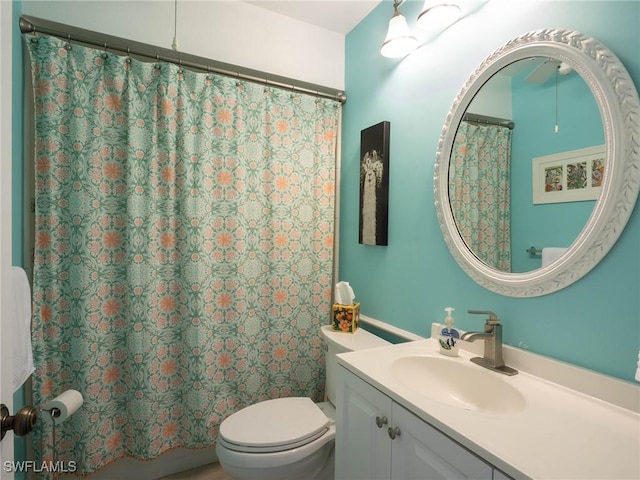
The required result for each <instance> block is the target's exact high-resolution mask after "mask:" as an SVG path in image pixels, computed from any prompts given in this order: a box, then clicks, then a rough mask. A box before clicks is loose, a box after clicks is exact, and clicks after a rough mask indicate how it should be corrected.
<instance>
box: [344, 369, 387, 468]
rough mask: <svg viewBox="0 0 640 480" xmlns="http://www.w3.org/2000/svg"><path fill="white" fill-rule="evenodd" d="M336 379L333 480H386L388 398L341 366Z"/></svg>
mask: <svg viewBox="0 0 640 480" xmlns="http://www.w3.org/2000/svg"><path fill="white" fill-rule="evenodd" d="M337 380H338V382H337V391H336V396H337V399H336V480H377V479H386V480H389V479H390V478H391V451H390V449H391V445H390V441H391V439H390V438H389V436H388V434H387V429H388V428H389V423H390V421H391V399H390V398H389V397H387V396H386V395H384V394H383V393H382V392H380V391H378V390H376V389H375V388H373V387H372V386H371V385H369V384H368V383H366V382H364V381H363V380H361V379H360V378H358V377H356V376H355V375H354V374H352V373H351V372H349V371H348V370H347V369H345V368H344V367H339V368H338V375H337ZM376 419H378V423H380V427H378V424H377V423H376ZM385 419H388V420H386V423H384V422H385Z"/></svg>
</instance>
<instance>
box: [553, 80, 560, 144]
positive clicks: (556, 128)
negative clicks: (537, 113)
mask: <svg viewBox="0 0 640 480" xmlns="http://www.w3.org/2000/svg"><path fill="white" fill-rule="evenodd" d="M559 131H560V127H559V126H558V69H557V68H556V126H555V127H554V129H553V133H558V132H559Z"/></svg>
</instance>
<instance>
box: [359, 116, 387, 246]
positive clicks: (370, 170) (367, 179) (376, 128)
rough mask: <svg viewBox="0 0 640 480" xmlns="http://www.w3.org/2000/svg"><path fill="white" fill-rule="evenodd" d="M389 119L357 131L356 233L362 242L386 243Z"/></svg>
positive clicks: (368, 243)
mask: <svg viewBox="0 0 640 480" xmlns="http://www.w3.org/2000/svg"><path fill="white" fill-rule="evenodd" d="M389 131H390V123H389V122H380V123H378V124H377V125H373V126H371V127H369V128H365V129H364V130H362V131H361V132H360V222H359V223H360V233H359V236H358V241H359V242H360V243H362V244H365V245H387V244H388V224H389Z"/></svg>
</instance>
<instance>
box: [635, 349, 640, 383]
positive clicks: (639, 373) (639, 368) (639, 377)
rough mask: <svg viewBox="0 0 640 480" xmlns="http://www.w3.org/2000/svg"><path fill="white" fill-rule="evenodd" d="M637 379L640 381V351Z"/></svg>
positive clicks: (639, 354) (639, 353)
mask: <svg viewBox="0 0 640 480" xmlns="http://www.w3.org/2000/svg"><path fill="white" fill-rule="evenodd" d="M636 381H638V382H640V352H638V365H637V367H636Z"/></svg>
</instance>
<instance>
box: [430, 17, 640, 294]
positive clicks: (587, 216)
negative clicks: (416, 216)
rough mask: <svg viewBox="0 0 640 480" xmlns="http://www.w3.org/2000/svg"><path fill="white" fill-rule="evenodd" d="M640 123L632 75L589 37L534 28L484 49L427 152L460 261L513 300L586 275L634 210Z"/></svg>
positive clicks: (446, 229)
mask: <svg viewBox="0 0 640 480" xmlns="http://www.w3.org/2000/svg"><path fill="white" fill-rule="evenodd" d="M639 124H640V102H639V101H638V93H637V91H636V89H635V86H634V84H633V81H632V80H631V78H630V76H629V74H628V73H627V71H626V70H625V68H624V66H623V65H622V63H621V62H620V61H619V60H618V58H617V57H616V56H615V55H614V54H613V53H612V52H611V51H609V50H608V49H607V48H606V47H605V46H603V45H602V44H600V43H599V42H598V41H596V40H595V39H593V38H590V37H587V36H585V35H583V34H581V33H580V32H576V31H571V30H556V29H549V30H539V31H535V32H530V33H527V34H525V35H522V36H520V37H518V38H515V39H514V40H512V41H510V42H508V43H507V44H505V45H504V46H503V47H501V48H500V49H498V50H497V51H496V52H494V53H493V54H492V55H490V56H489V57H488V58H487V59H486V60H484V61H483V62H482V64H481V65H480V66H479V67H478V68H477V69H476V71H475V72H474V73H473V74H472V75H471V77H470V78H469V79H468V80H467V82H466V83H465V85H464V86H463V88H462V90H461V91H460V93H459V94H458V96H457V98H456V100H455V101H454V103H453V106H452V108H451V110H450V111H449V114H448V116H447V120H446V122H445V125H444V127H443V129H442V133H441V135H440V140H439V143H438V152H437V154H436V165H435V171H434V193H435V204H436V211H437V214H438V220H439V223H440V227H441V230H442V233H443V236H444V239H445V242H446V244H447V246H448V248H449V250H450V251H451V253H452V255H453V257H454V258H455V260H456V261H457V262H458V264H459V265H460V266H461V267H462V268H463V269H464V270H465V271H466V272H467V274H469V276H470V277H471V278H473V279H474V280H475V281H476V282H477V283H479V284H480V285H482V286H484V287H485V288H488V289H489V290H491V291H494V292H496V293H500V294H503V295H507V296H514V297H532V296H540V295H545V294H548V293H552V292H555V291H557V290H559V289H561V288H563V287H565V286H567V285H570V284H571V283H573V282H575V281H576V280H578V279H579V278H581V277H582V276H584V275H585V274H586V273H587V272H589V271H590V270H591V269H592V268H593V267H594V266H595V265H596V264H597V263H598V262H599V261H600V260H601V259H602V258H603V257H604V255H606V253H607V252H608V251H609V250H610V249H611V247H612V246H613V244H614V243H615V242H616V240H617V238H618V237H619V235H620V233H621V231H622V229H623V228H624V226H625V224H626V222H627V220H628V218H629V216H630V215H631V212H632V210H633V206H634V204H635V201H636V198H637V196H638V190H639V188H640V173H639V172H640V142H639V136H640V132H639V131H638V128H637V126H638V125H639ZM543 254H544V255H543ZM543 256H544V263H543V259H542V257H543Z"/></svg>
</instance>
